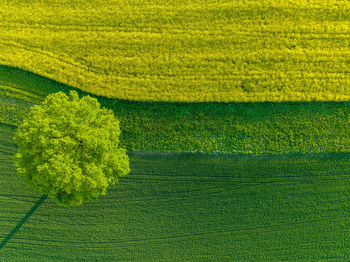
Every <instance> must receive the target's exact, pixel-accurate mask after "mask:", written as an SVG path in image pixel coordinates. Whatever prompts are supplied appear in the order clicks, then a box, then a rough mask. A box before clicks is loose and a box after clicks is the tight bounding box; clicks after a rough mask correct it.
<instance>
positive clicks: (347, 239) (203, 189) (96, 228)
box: [0, 125, 350, 261]
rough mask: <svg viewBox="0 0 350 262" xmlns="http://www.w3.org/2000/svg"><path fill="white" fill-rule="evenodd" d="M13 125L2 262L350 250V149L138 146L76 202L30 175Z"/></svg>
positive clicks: (307, 257)
mask: <svg viewBox="0 0 350 262" xmlns="http://www.w3.org/2000/svg"><path fill="white" fill-rule="evenodd" d="M13 131H14V128H12V127H8V126H6V125H1V126H0V133H1V136H0V143H1V149H0V159H1V162H0V214H1V216H0V241H3V240H4V239H6V238H8V241H7V243H6V245H5V246H4V247H3V248H2V249H1V250H0V258H1V259H0V260H2V261H23V259H24V258H25V261H77V260H79V261H116V260H118V261H131V260H136V261H285V260H288V261H323V260H327V261H346V260H348V259H349V258H350V244H349V243H350V220H349V218H350V217H349V212H348V211H349V208H350V202H349V198H350V179H349V178H350V165H349V163H350V156H349V155H348V154H314V155H299V156H298V155H283V156H267V155H266V156H239V155H236V156H233V155H222V156H211V155H198V154H178V155H177V154H154V153H150V154H141V153H133V154H130V160H131V163H130V164H131V169H132V172H131V174H130V175H129V176H128V177H125V178H123V179H120V183H119V184H118V185H115V186H113V187H112V188H111V189H110V190H109V191H108V193H107V195H106V196H105V197H102V198H101V199H100V200H98V201H97V202H95V203H85V204H84V205H82V206H80V207H74V208H68V209H67V208H63V207H59V206H57V205H56V203H54V202H53V201H52V200H50V199H46V200H45V201H44V202H42V203H41V204H40V203H39V204H40V205H39V204H38V203H37V201H38V200H39V199H40V197H41V196H40V195H38V194H36V193H35V192H32V191H31V190H30V189H27V188H26V187H25V186H24V185H23V184H22V178H21V177H20V176H18V175H17V174H16V171H15V169H14V167H13V165H12V159H11V157H12V154H13V153H14V152H15V151H16V148H15V145H14V144H13V142H12V140H11V137H12V135H13ZM36 204H37V209H36V210H35V212H30V210H31V208H32V207H33V206H35V205H36ZM28 213H30V214H29V215H28ZM24 218H25V219H24ZM21 222H22V224H23V225H22V227H20V228H19V229H18V228H17V229H16V225H18V223H21ZM14 229H15V230H14ZM10 232H12V234H11V237H10V238H9V234H10Z"/></svg>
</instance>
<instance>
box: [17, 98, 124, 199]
mask: <svg viewBox="0 0 350 262" xmlns="http://www.w3.org/2000/svg"><path fill="white" fill-rule="evenodd" d="M119 135H120V129H119V121H118V120H117V119H116V118H115V116H114V114H113V112H112V111H111V110H107V109H105V108H102V109H101V108H100V104H99V103H98V101H97V100H96V99H95V98H91V97H84V98H82V99H80V100H79V97H78V94H77V93H76V92H74V91H72V92H71V93H70V96H69V97H68V96H66V95H65V94H64V93H62V92H59V93H56V94H51V95H49V96H47V97H46V99H45V101H44V102H43V103H42V104H40V105H35V106H33V107H32V108H30V111H29V113H28V115H27V116H26V118H25V119H24V120H23V123H21V124H20V125H19V127H18V129H17V132H16V136H15V138H14V139H15V141H16V143H17V144H18V152H17V154H16V156H15V164H16V166H17V171H18V173H19V174H20V175H22V176H23V177H24V180H25V183H26V184H27V185H28V186H30V187H33V188H34V189H36V190H38V191H39V192H40V193H41V194H45V195H48V196H49V197H51V198H53V199H54V200H56V201H57V202H58V203H59V204H62V205H66V206H71V205H81V204H82V203H83V202H84V201H87V200H95V199H97V198H98V197H99V196H100V195H105V193H106V190H107V188H108V187H109V186H111V185H113V184H115V183H116V182H118V178H119V177H121V176H125V175H126V174H128V173H129V171H130V169H129V159H128V156H127V155H126V153H125V149H122V148H120V147H119Z"/></svg>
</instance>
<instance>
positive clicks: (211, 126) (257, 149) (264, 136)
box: [0, 66, 350, 154]
mask: <svg viewBox="0 0 350 262" xmlns="http://www.w3.org/2000/svg"><path fill="white" fill-rule="evenodd" d="M59 90H62V91H64V92H66V93H68V92H69V90H72V88H71V87H69V86H65V85H62V84H59V83H57V82H54V81H52V80H49V79H47V78H43V77H40V76H38V75H35V74H32V73H29V72H25V71H23V70H18V69H15V68H9V67H4V66H0V122H3V123H7V124H10V125H18V124H19V123H20V122H21V120H22V119H23V116H24V115H25V112H26V111H27V110H28V108H29V107H30V106H31V105H33V104H34V103H39V102H40V101H42V100H43V99H44V98H45V97H46V95H47V94H49V93H54V92H58V91H59ZM80 95H81V96H83V95H87V93H84V92H80ZM97 98H98V100H99V101H100V103H101V104H102V106H105V107H107V108H111V109H113V110H114V112H115V114H116V116H117V117H118V119H120V122H121V128H122V136H121V143H122V144H123V146H124V147H126V148H127V149H128V150H129V151H152V152H206V153H254V154H263V153H270V154H284V153H290V152H299V153H312V152H313V153H315V152H323V153H334V152H349V148H350V133H349V132H348V130H350V121H349V113H350V102H310V103H305V102H304V103H291V102H289V103H268V102H265V103H159V102H153V103H150V102H147V103H146V102H132V101H125V100H119V99H106V98H103V97H97Z"/></svg>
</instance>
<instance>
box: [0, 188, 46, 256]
mask: <svg viewBox="0 0 350 262" xmlns="http://www.w3.org/2000/svg"><path fill="white" fill-rule="evenodd" d="M46 198H47V195H43V196H42V197H41V198H40V199H39V200H38V201H37V202H36V203H35V205H34V206H33V207H32V209H31V210H29V212H28V213H27V214H26V215H25V216H24V217H23V218H22V220H21V221H20V222H19V223H18V224H17V225H16V226H15V227H14V228H13V229H12V231H11V232H10V233H9V234H8V235H7V236H6V237H5V239H4V240H3V241H2V242H1V243H0V250H1V249H2V248H3V247H4V246H5V245H6V243H7V242H8V241H9V240H10V239H11V238H12V237H13V236H14V235H15V234H16V233H17V231H18V230H19V229H20V228H21V227H22V226H23V224H24V223H25V222H26V221H27V220H28V219H29V218H30V217H31V215H33V214H34V213H35V211H36V210H37V209H38V207H39V206H40V205H41V204H42V203H43V202H44V201H45V199H46Z"/></svg>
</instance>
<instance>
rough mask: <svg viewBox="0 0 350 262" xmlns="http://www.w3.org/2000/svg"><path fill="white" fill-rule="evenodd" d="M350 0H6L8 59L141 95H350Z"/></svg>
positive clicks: (86, 86)
mask: <svg viewBox="0 0 350 262" xmlns="http://www.w3.org/2000/svg"><path fill="white" fill-rule="evenodd" d="M349 12H350V2H349V1H339V0H329V1H322V0H311V1H310V0H289V1H285V0H266V1H260V0H249V1H247V0H235V1H231V0H221V1H212V0H203V1H195V0H190V1H183V0H181V1H178V0H176V1H175V0H169V1H164V0H151V1H147V2H145V1H140V0H133V1H130V0H108V1H106V0H94V1H88V2H87V1H81V0H69V1H68V0H65V1H58V0H47V1H21V0H13V1H12V0H11V1H10V0H3V1H0V18H1V23H0V64H5V65H9V66H15V67H19V68H22V69H25V70H29V71H32V72H34V73H37V74H40V75H43V76H46V77H49V78H52V79H55V80H56V81H59V82H62V83H65V84H68V85H70V86H74V87H77V88H80V89H82V90H84V91H87V92H90V93H95V94H98V95H103V96H107V97H116V98H120V99H128V100H138V101H141V100H142V101H146V100H147V101H172V102H175V101H176V102H199V101H202V102H204V101H205V102H209V101H210V102H214V101H217V102H219V101H225V102H232V101H235V102H248V101H249V102H258V101H260V102H261V101H314V100H317V101H348V100H349V98H350V88H349V86H350V85H349V84H350V80H349V77H348V74H349V61H350V60H349V55H350V49H349V43H350V42H349V18H350V16H349Z"/></svg>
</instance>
